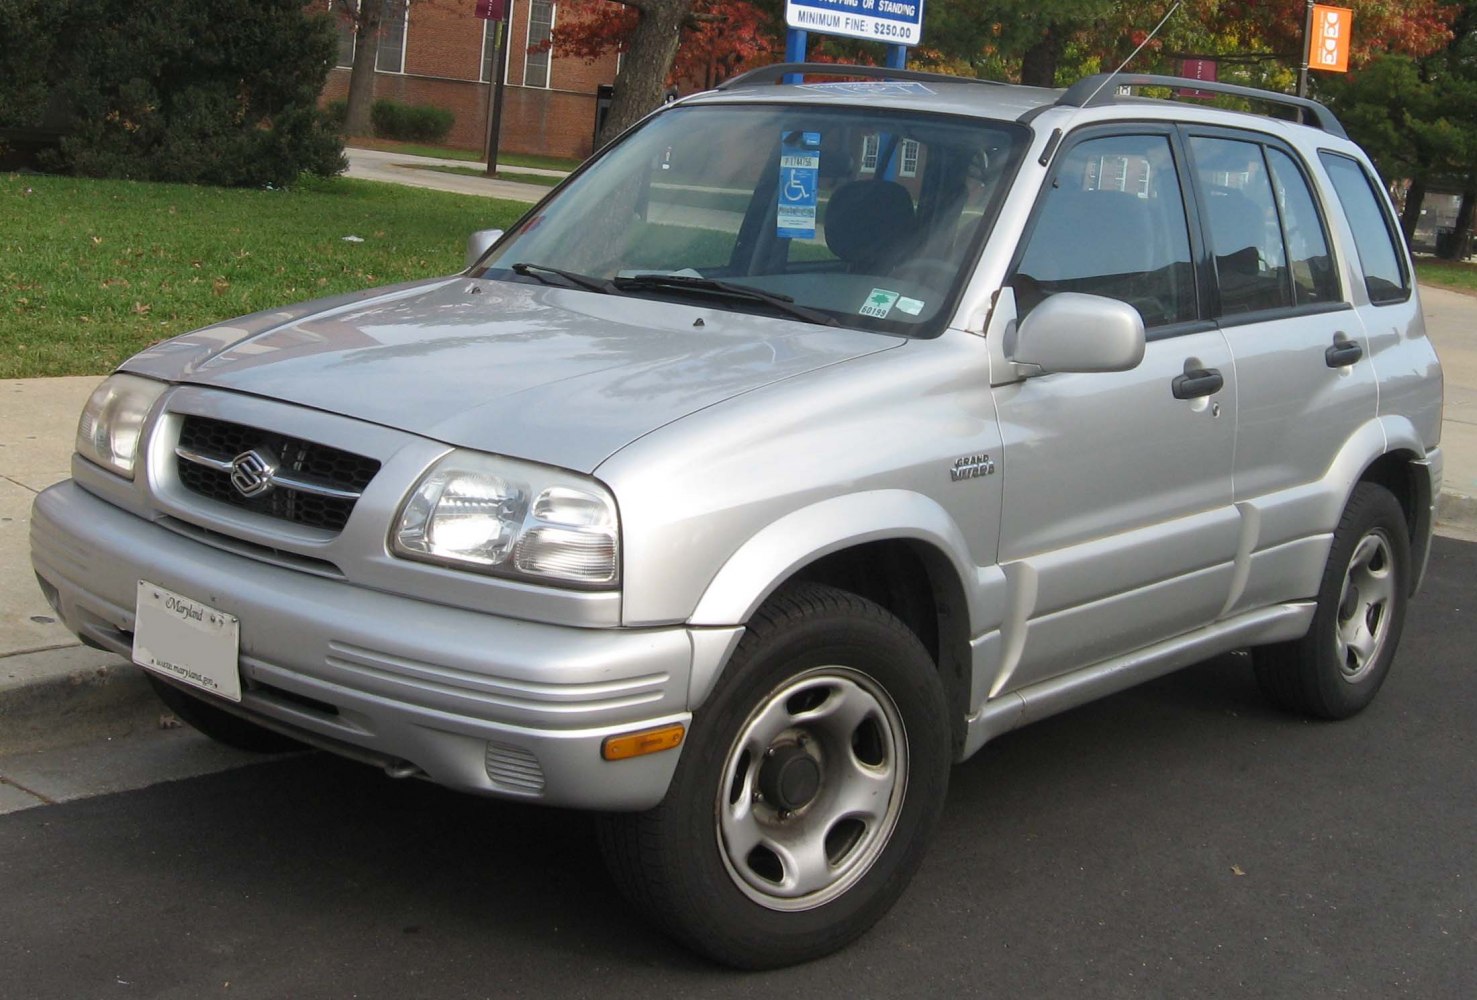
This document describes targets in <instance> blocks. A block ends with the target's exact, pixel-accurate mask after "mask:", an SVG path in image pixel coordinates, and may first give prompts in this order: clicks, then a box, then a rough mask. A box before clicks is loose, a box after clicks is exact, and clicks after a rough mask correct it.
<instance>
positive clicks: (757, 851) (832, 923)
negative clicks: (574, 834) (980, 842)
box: [601, 584, 950, 968]
mask: <svg viewBox="0 0 1477 1000" xmlns="http://www.w3.org/2000/svg"><path fill="white" fill-rule="evenodd" d="M949 747H950V738H949V721H948V713H947V708H946V702H945V698H944V693H943V687H942V684H941V683H940V680H939V677H938V673H937V670H936V668H935V666H934V664H933V661H932V659H931V658H930V657H929V655H928V653H927V651H926V650H925V649H924V648H923V646H922V645H921V644H920V643H919V641H918V639H917V638H916V637H915V636H914V635H913V634H912V633H911V632H910V631H908V629H907V628H906V627H905V626H904V625H903V624H902V623H901V622H899V621H898V620H897V619H896V618H895V617H893V616H892V615H890V614H888V613H887V612H886V611H885V610H883V609H882V608H880V607H878V606H877V605H875V604H873V603H871V602H870V601H866V600H864V599H862V598H860V597H857V596H855V595H853V594H850V593H847V592H845V591H840V590H836V589H834V588H831V587H823V586H818V585H810V584H807V585H802V586H798V587H794V588H789V589H787V590H785V591H782V592H781V593H780V594H779V595H777V596H776V597H775V598H774V599H772V600H771V601H770V602H769V603H767V604H766V605H765V606H764V608H762V609H761V610H760V612H759V613H758V614H757V615H756V616H755V619H754V621H753V622H751V623H750V627H749V629H748V631H747V632H746V633H745V636H744V639H743V641H742V642H741V643H740V645H739V649H738V651H737V652H736V653H735V654H734V659H733V662H732V663H730V664H729V666H728V669H727V670H726V671H725V673H724V677H723V679H722V680H721V681H720V684H719V687H718V689H717V690H715V691H714V692H713V694H712V695H711V696H710V698H709V699H708V702H707V703H706V704H704V705H703V707H702V708H701V709H700V710H699V711H698V712H697V713H696V714H695V715H694V717H693V721H692V728H691V731H690V734H689V738H688V741H687V743H686V745H685V746H684V747H683V750H682V759H681V760H680V761H679V762H678V765H677V773H676V775H675V776H674V778H673V781H672V786H671V789H670V790H669V791H668V793H667V797H666V799H665V801H663V803H662V804H661V805H660V806H658V807H657V808H656V809H653V810H651V811H649V812H646V813H641V814H634V815H614V816H608V817H605V818H604V819H603V821H602V824H601V846H602V849H603V850H604V853H605V856H606V860H607V863H608V864H609V866H610V868H611V872H612V875H613V876H614V877H615V880H616V882H617V883H618V884H619V885H620V887H621V888H622V890H623V891H624V892H625V893H626V895H627V896H628V897H629V898H630V899H631V900H632V901H633V902H634V903H635V904H636V905H637V906H638V907H640V908H641V909H643V910H644V911H645V912H646V914H647V915H648V916H649V917H650V918H651V919H652V920H653V921H654V922H655V923H657V924H658V925H659V926H661V927H662V928H663V929H664V930H666V931H667V933H669V934H670V935H672V936H673V937H675V938H677V939H678V940H680V941H682V942H683V943H684V944H686V945H687V946H688V947H690V948H692V949H694V950H695V951H698V952H701V953H703V954H706V955H708V956H709V957H711V958H714V959H716V960H718V961H720V962H724V963H727V964H730V965H735V966H739V967H742V968H773V967H777V966H783V965H791V964H794V963H796V962H803V961H806V960H809V959H812V958H817V957H819V956H821V955H824V954H827V953H829V952H831V951H834V950H836V949H837V948H840V947H842V946H843V945H845V944H847V943H848V942H850V941H851V940H853V939H854V938H856V937H858V936H860V935H861V934H862V933H863V932H864V931H866V930H867V928H869V927H870V926H871V925H872V924H873V923H875V922H876V921H877V920H878V919H879V918H880V917H881V916H882V915H883V914H884V913H886V912H887V909H888V908H889V907H890V906H891V905H892V904H893V902H894V901H895V900H896V899H897V897H898V896H899V895H900V894H901V893H902V891H903V888H904V887H905V886H906V884H907V882H908V880H909V878H910V877H911V876H912V874H913V871H914V870H915V869H916V868H917V866H918V863H919V861H920V860H921V858H922V855H923V850H924V845H925V842H926V840H927V838H928V835H929V834H930V832H931V831H932V829H933V827H934V825H935V823H936V822H937V820H938V816H939V814H940V812H941V810H942V805H943V799H944V792H945V789H946V787H947V782H948V769H949Z"/></svg>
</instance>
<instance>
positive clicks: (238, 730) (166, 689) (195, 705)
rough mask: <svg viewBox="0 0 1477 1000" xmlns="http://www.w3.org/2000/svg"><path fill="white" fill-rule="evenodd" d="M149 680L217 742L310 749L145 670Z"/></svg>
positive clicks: (253, 748) (268, 749)
mask: <svg viewBox="0 0 1477 1000" xmlns="http://www.w3.org/2000/svg"><path fill="white" fill-rule="evenodd" d="M144 675H145V676H146V677H148V679H149V684H150V685H152V686H153V688H154V693H155V694H157V695H158V696H159V700H160V701H162V702H164V704H165V706H166V707H167V708H168V709H169V710H170V711H171V712H173V713H174V714H175V715H177V716H179V718H180V719H181V720H183V721H185V722H188V723H189V724H190V725H191V726H192V727H194V728H195V729H198V730H200V732H202V733H204V734H205V735H206V736H209V737H210V738H211V739H213V740H215V741H216V742H217V743H224V744H225V745H226V746H228V747H235V748H236V749H237V750H245V751H247V752H249V753H287V752H289V751H292V750H306V749H308V748H307V747H306V746H305V745H304V744H302V743H299V742H298V741H297V740H295V739H292V738H291V737H290V736H283V735H282V734H281V733H278V732H274V731H272V730H270V729H264V728H263V727H261V726H258V725H257V724H256V723H254V722H247V721H246V720H245V719H243V718H241V717H240V716H239V715H232V714H231V713H230V712H227V711H226V710H225V709H223V708H216V707H215V706H214V705H211V704H208V703H207V702H204V701H202V700H200V699H199V698H195V697H193V696H191V695H188V694H186V693H185V692H183V691H181V690H180V689H179V688H177V687H175V686H174V685H173V684H170V683H169V682H168V681H163V680H160V679H159V678H158V677H156V676H154V675H153V674H152V673H150V672H149V671H147V670H146V671H144Z"/></svg>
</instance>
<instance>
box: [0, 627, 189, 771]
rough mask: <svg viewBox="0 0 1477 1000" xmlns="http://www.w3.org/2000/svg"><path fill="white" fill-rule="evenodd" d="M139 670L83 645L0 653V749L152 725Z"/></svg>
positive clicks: (154, 708) (155, 706)
mask: <svg viewBox="0 0 1477 1000" xmlns="http://www.w3.org/2000/svg"><path fill="white" fill-rule="evenodd" d="M160 711H161V710H160V708H159V703H158V701H157V700H156V699H155V697H154V692H153V690H152V689H151V688H150V687H149V684H148V681H146V680H145V679H144V675H143V671H142V670H140V669H139V668H138V667H135V666H134V665H133V664H131V663H129V662H128V661H127V660H125V659H123V658H122V657H120V656H118V655H116V654H113V653H105V652H101V651H99V650H95V649H89V648H87V647H86V646H81V645H75V646H63V647H60V648H57V649H46V650H38V651H35V652H26V653H15V654H12V655H10V656H6V657H3V658H0V754H9V753H23V752H29V751H34V750H41V749H45V748H48V747H57V746H65V745H69V744H74V743H78V742H81V741H82V740H83V739H91V738H94V737H99V736H117V735H123V734H124V733H127V732H131V731H132V730H134V729H135V728H137V726H138V725H140V723H141V722H142V721H144V720H151V721H152V722H153V724H155V725H157V724H158V718H159V715H160Z"/></svg>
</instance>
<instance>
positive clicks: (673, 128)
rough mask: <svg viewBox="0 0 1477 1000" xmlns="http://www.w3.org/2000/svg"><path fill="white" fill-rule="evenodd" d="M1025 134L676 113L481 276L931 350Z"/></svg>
mask: <svg viewBox="0 0 1477 1000" xmlns="http://www.w3.org/2000/svg"><path fill="white" fill-rule="evenodd" d="M817 86H820V87H824V86H825V85H817ZM821 93H828V92H827V91H824V90H823V91H821ZM1027 135H1028V133H1027V132H1026V130H1025V129H1024V128H1023V127H1022V126H1020V125H1018V124H1016V123H1013V122H997V121H989V120H984V119H979V118H963V117H951V116H946V115H930V114H922V113H917V112H912V111H908V110H906V109H896V108H887V107H861V108H856V107H849V106H841V105H840V104H839V103H838V104H837V105H835V106H832V105H817V106H802V105H795V106H768V105H766V106H743V107H735V106H705V105H696V106H692V107H686V108H684V107H677V108H673V109H671V110H670V111H666V112H663V113H661V114H658V115H656V116H655V117H654V118H652V119H649V120H648V121H647V122H646V123H645V124H644V125H642V126H641V128H639V129H638V130H636V131H635V132H633V133H632V134H631V135H629V136H628V137H626V138H624V139H622V140H621V141H620V142H619V143H617V144H616V145H615V146H614V147H613V148H612V149H610V150H609V151H608V152H607V153H606V154H604V155H602V156H601V157H599V158H598V159H597V160H595V161H594V162H593V163H592V164H591V165H590V166H589V167H588V168H587V169H586V170H585V171H584V172H582V173H581V174H579V175H578V176H577V177H575V178H574V179H573V180H572V181H571V182H570V183H569V184H567V185H566V186H564V187H563V188H561V190H560V191H559V193H558V194H556V195H555V196H554V197H553V198H552V199H551V200H550V201H548V202H547V203H545V204H544V205H543V206H541V208H540V209H539V211H538V212H537V213H535V214H533V215H532V216H530V217H528V218H526V219H524V220H523V221H522V222H521V223H520V224H519V225H518V227H516V228H515V229H514V230H513V231H512V233H510V234H509V237H508V238H507V239H505V240H504V241H503V242H502V243H501V244H499V247H498V249H497V250H496V251H495V252H494V253H493V254H492V255H490V256H489V258H488V259H487V261H486V263H485V269H484V272H483V273H484V274H486V275H487V276H489V277H494V278H498V279H500V280H511V281H530V280H547V281H548V282H552V283H559V282H560V281H561V280H566V279H560V278H557V277H553V276H552V272H551V271H550V269H551V268H558V269H562V270H565V271H569V272H575V273H577V274H578V275H580V276H583V277H584V278H588V279H591V283H593V285H594V287H602V286H601V284H600V283H601V282H605V283H607V285H606V286H604V287H608V288H610V289H613V290H614V291H615V292H616V293H618V294H630V295H637V296H646V297H656V298H674V299H681V300H684V301H690V300H693V299H694V298H700V299H701V301H703V302H704V303H706V304H712V305H722V306H724V307H727V308H732V309H737V310H749V311H755V312H761V313H762V312H768V313H771V314H772V313H774V312H776V311H778V312H780V313H782V314H784V315H787V316H794V315H797V314H799V315H802V316H806V315H809V316H820V317H821V318H822V319H829V318H834V319H835V320H837V321H839V322H841V323H843V324H845V325H848V326H859V327H862V328H871V329H878V330H884V331H888V332H898V333H906V334H917V335H923V336H928V335H932V333H934V332H936V331H937V330H939V329H941V328H942V326H943V324H944V322H945V321H946V320H947V319H948V317H949V315H950V312H949V310H950V308H951V303H952V301H953V300H954V298H955V297H957V294H958V292H959V289H960V288H962V286H963V281H964V278H965V277H966V276H967V275H968V274H969V273H970V272H971V270H972V267H973V264H974V261H975V258H976V256H977V254H978V250H979V246H980V244H981V242H982V240H983V236H984V234H985V231H986V230H987V229H988V227H989V225H990V223H991V222H992V221H993V219H994V217H995V214H996V211H997V210H998V205H999V204H1000V202H1001V200H1002V199H1003V197H1004V193H1005V191H1006V190H1007V189H1008V187H1009V178H1010V176H1011V174H1012V173H1013V172H1014V170H1015V167H1016V165H1017V163H1018V161H1019V158H1020V155H1019V154H1020V151H1021V149H1022V148H1023V147H1024V145H1025V142H1024V140H1025V138H1026V137H1027ZM515 264H517V265H540V267H535V268H529V267H527V266H524V267H521V268H520V269H515V268H514V265H515ZM530 272H532V274H530ZM655 278H664V279H669V280H664V281H658V280H653V279H655ZM704 282H706V285H707V287H706V288H703V287H699V286H700V285H702V284H703V283H704ZM714 282H721V283H723V284H725V285H727V286H730V287H729V289H728V290H727V292H725V291H724V290H723V289H719V288H717V287H715V286H714V284H713V283H714ZM588 284H590V283H587V285H588ZM731 286H743V287H742V288H741V289H739V290H738V291H734V290H733V288H732V287H731ZM755 291H757V292H759V293H761V295H759V296H756V295H754V294H752V293H753V292H755ZM725 296H726V297H725ZM765 297H767V298H765ZM776 303H780V305H778V306H777V305H776ZM790 305H793V306H795V307H798V309H789V310H788V311H787V308H788V307H789V306H790Z"/></svg>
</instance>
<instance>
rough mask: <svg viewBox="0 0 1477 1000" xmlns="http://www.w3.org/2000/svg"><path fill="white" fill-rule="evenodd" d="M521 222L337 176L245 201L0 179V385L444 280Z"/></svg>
mask: <svg viewBox="0 0 1477 1000" xmlns="http://www.w3.org/2000/svg"><path fill="white" fill-rule="evenodd" d="M527 209H528V206H527V205H524V204H522V203H520V202H511V201H498V200H494V199H489V198H479V197H472V196H466V195H454V194H446V193H443V192H439V191H423V190H420V189H417V188H408V187H400V186H396V185H392V184H376V183H372V182H367V181H356V180H349V179H346V178H337V179H334V180H326V181H325V180H318V179H305V180H304V181H303V182H302V183H300V184H298V185H296V186H294V187H293V188H292V189H291V190H278V191H258V190H228V189H223V188H207V187H192V186H188V185H180V184H143V183H136V182H132V181H95V180H82V179H76V178H65V177H47V176H40V175H34V174H28V175H20V174H0V220H3V221H0V378H25V377H31V376H38V375H91V374H100V373H103V372H106V371H108V370H109V369H111V368H112V367H113V366H114V365H116V364H118V362H120V361H122V360H123V359H124V358H126V357H128V356H129V355H131V354H133V353H135V352H136V351H139V350H141V349H142V348H144V347H146V346H148V345H149V344H151V343H154V342H156V341H159V340H162V339H164V338H167V337H172V336H174V335H176V334H179V333H184V332H185V331H187V330H192V329H195V328H196V327H200V326H204V325H206V324H208V323H214V322H217V321H219V320H222V319H227V318H229V317H231V316H239V315H242V314H244V313H249V312H255V311H257V310H259V309H266V308H268V307H270V306H274V305H283V304H286V303H290V302H296V301H301V300H303V299H311V298H316V297H318V296H321V295H330V294H333V293H336V292H343V291H349V290H352V289H356V288H364V287H368V286H371V285H381V284H389V283H391V282H396V281H405V280H408V279H412V278H422V277H431V276H434V275H439V274H449V273H451V272H454V271H457V270H460V269H461V267H462V257H463V253H464V248H465V245H466V239H467V235H468V234H469V233H471V232H472V231H473V230H477V229H490V228H507V227H508V226H509V225H510V224H511V223H512V222H513V221H514V220H516V219H517V218H518V217H519V216H520V215H522V214H523V213H524V212H525V211H527ZM345 236H357V237H360V238H361V239H362V240H363V242H354V241H347V240H345V239H344V238H343V237H345Z"/></svg>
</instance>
